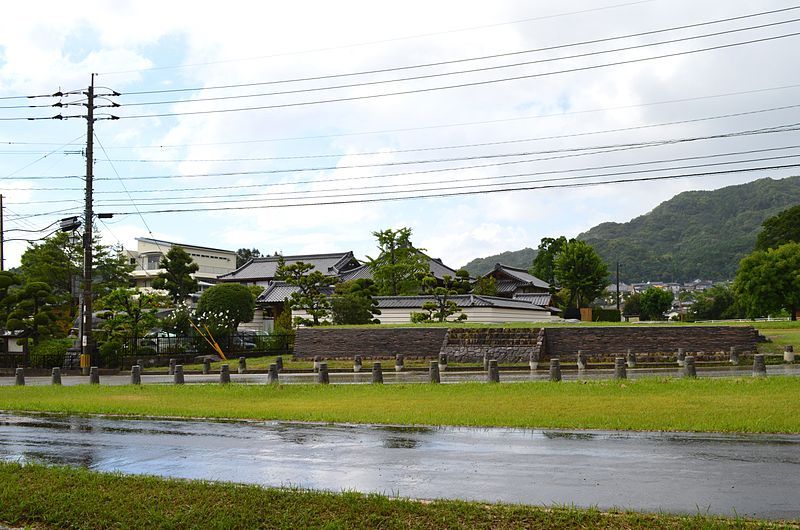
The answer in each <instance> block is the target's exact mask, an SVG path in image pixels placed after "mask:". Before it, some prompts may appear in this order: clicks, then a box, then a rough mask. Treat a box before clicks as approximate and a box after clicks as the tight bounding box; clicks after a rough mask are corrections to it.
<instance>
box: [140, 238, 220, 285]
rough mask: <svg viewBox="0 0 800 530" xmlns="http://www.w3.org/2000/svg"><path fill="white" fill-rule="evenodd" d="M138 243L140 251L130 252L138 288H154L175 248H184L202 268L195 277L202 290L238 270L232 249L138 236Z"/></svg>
mask: <svg viewBox="0 0 800 530" xmlns="http://www.w3.org/2000/svg"><path fill="white" fill-rule="evenodd" d="M136 242H137V249H136V250H128V257H129V259H130V263H131V264H132V265H135V266H136V268H135V269H134V270H133V272H132V273H131V276H132V277H133V279H134V281H135V282H136V287H152V286H153V280H154V279H155V278H157V277H158V275H159V274H160V273H161V272H164V269H161V268H159V263H160V262H161V258H162V257H164V255H165V254H166V253H167V252H169V250H170V249H171V248H172V247H181V248H182V249H183V250H185V251H186V252H187V253H188V254H189V255H190V256H191V257H192V260H194V262H195V263H197V265H198V266H199V269H198V271H197V272H196V273H194V274H192V276H193V277H194V278H195V279H197V281H199V282H200V284H201V290H202V287H203V286H204V285H205V286H208V285H210V284H214V283H217V277H218V276H220V275H222V274H229V273H231V272H233V271H234V270H236V252H234V251H232V250H222V249H219V248H210V247H200V246H197V245H186V244H183V243H173V242H171V241H162V240H160V239H151V238H148V237H137V238H136Z"/></svg>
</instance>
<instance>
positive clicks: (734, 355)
mask: <svg viewBox="0 0 800 530" xmlns="http://www.w3.org/2000/svg"><path fill="white" fill-rule="evenodd" d="M730 361H731V364H739V352H738V351H737V350H736V346H731V350H730Z"/></svg>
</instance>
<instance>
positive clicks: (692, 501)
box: [0, 413, 800, 518]
mask: <svg viewBox="0 0 800 530" xmlns="http://www.w3.org/2000/svg"><path fill="white" fill-rule="evenodd" d="M799 455H800V436H790V435H776V436H769V435H756V436H744V435H725V434H697V433H687V434H680V433H629V432H604V431H591V432H586V431H553V430H547V431H541V430H527V429H487V428H480V429H473V428H461V427H456V428H450V427H425V426H369V425H338V424H334V425H329V424H306V423H291V422H241V423H237V422H202V421H178V420H176V421H170V420H134V419H112V418H103V417H77V416H52V415H17V414H11V413H0V458H1V459H4V460H21V461H42V462H46V463H50V464H67V465H74V466H85V467H88V468H91V469H95V470H99V471H121V472H124V473H134V474H157V475H163V476H170V477H179V478H189V479H206V480H226V481H235V482H243V483H253V484H260V485H264V486H282V485H287V484H292V485H296V486H300V487H305V488H314V489H324V490H332V491H341V490H344V489H352V490H358V491H363V492H378V493H385V494H399V495H400V496H408V497H415V498H455V499H466V500H481V501H502V502H511V503H526V504H546V505H549V504H553V503H559V504H575V505H578V506H598V507H600V508H611V507H614V506H616V507H621V508H630V509H635V510H643V511H659V510H663V511H666V512H682V513H696V511H697V506H701V507H703V510H705V508H706V507H709V513H714V514H726V515H733V514H734V513H738V514H739V515H741V516H756V517H766V518H796V517H800V503H798V493H797V492H798V491H800V456H799Z"/></svg>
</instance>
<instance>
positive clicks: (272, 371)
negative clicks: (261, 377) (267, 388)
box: [267, 363, 278, 385]
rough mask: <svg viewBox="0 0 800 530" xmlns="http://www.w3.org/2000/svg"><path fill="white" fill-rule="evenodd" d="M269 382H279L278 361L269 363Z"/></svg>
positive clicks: (269, 383) (272, 383) (275, 383)
mask: <svg viewBox="0 0 800 530" xmlns="http://www.w3.org/2000/svg"><path fill="white" fill-rule="evenodd" d="M267 384H268V385H277V384H278V363H272V364H270V365H269V372H267Z"/></svg>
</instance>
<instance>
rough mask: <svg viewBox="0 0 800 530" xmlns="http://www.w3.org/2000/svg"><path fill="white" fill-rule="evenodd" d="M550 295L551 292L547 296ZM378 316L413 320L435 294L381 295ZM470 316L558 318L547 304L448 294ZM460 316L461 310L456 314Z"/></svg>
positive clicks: (477, 318)
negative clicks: (415, 314) (416, 313)
mask: <svg viewBox="0 0 800 530" xmlns="http://www.w3.org/2000/svg"><path fill="white" fill-rule="evenodd" d="M546 296H549V295H546ZM376 299H377V302H378V309H380V310H381V314H380V316H379V317H378V318H379V319H380V321H381V324H404V323H408V322H411V313H415V312H420V311H422V305H423V304H424V303H426V302H432V301H434V298H433V297H432V296H426V295H420V296H378V297H377V298H376ZM448 300H451V301H453V302H455V304H456V305H457V306H458V308H459V310H460V311H461V312H463V313H464V314H466V315H467V322H482V323H489V324H502V323H504V322H547V321H551V320H557V319H558V317H555V316H553V315H552V314H551V312H550V310H549V309H548V308H547V307H542V306H540V305H536V304H532V303H530V302H526V301H522V300H514V299H510V298H504V297H500V296H483V295H475V294H457V295H451V296H449V297H448ZM454 316H458V313H456V315H454Z"/></svg>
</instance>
